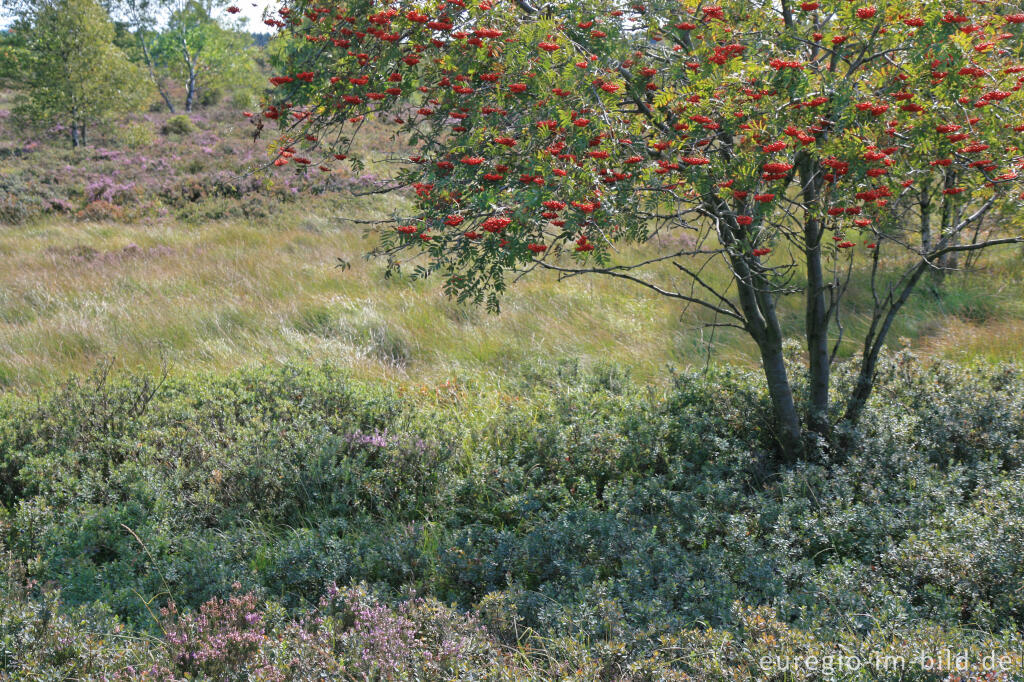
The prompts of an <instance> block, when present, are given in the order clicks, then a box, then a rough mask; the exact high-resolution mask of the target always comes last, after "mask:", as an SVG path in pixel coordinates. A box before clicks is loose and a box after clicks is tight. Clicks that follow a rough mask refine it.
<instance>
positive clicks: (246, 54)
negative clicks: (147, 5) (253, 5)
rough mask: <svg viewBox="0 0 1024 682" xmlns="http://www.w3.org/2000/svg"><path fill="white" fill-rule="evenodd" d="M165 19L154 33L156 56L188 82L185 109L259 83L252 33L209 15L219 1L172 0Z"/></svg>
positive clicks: (168, 71)
mask: <svg viewBox="0 0 1024 682" xmlns="http://www.w3.org/2000/svg"><path fill="white" fill-rule="evenodd" d="M159 6H160V7H162V8H163V9H164V11H166V12H168V14H169V16H168V18H167V25H166V26H165V27H164V29H163V30H162V31H161V32H160V33H158V34H155V35H154V36H152V38H151V42H152V46H151V48H150V49H151V51H152V55H153V59H154V60H155V61H156V63H157V64H159V65H160V66H161V67H162V70H163V71H164V72H165V73H166V74H167V75H168V76H169V77H171V78H172V79H174V80H176V81H177V82H179V83H181V84H182V85H183V86H184V88H185V98H186V99H185V110H186V111H191V110H192V108H193V106H194V105H195V104H204V105H211V104H215V103H216V102H217V101H218V100H219V99H220V97H221V96H223V94H224V93H225V92H230V93H232V96H242V95H244V94H249V95H251V94H252V93H253V92H255V91H256V89H257V88H258V86H259V82H260V77H259V72H258V70H257V67H256V52H255V48H254V46H253V44H252V37H251V36H250V35H249V34H247V33H243V32H241V31H238V30H234V29H231V28H225V27H224V26H222V25H221V24H220V23H219V22H218V21H217V20H216V19H214V18H213V16H212V15H211V12H212V10H213V9H214V7H215V6H216V4H215V3H207V2H200V1H198V0H185V1H179V0H169V1H167V2H163V3H161V4H159Z"/></svg>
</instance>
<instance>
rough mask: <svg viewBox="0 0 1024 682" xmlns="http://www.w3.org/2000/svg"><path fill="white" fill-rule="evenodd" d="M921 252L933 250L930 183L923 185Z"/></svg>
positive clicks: (920, 202)
mask: <svg viewBox="0 0 1024 682" xmlns="http://www.w3.org/2000/svg"><path fill="white" fill-rule="evenodd" d="M919 206H920V208H921V253H928V252H929V251H931V250H932V195H931V185H930V183H925V184H924V185H922V187H921V199H920V201H919Z"/></svg>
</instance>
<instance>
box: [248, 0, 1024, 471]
mask: <svg viewBox="0 0 1024 682" xmlns="http://www.w3.org/2000/svg"><path fill="white" fill-rule="evenodd" d="M279 16H280V18H279V19H271V20H270V22H269V23H272V24H274V25H276V26H277V27H278V28H280V29H281V30H282V32H283V33H284V34H286V35H287V36H288V44H289V46H290V51H289V54H290V60H289V62H288V64H287V67H286V68H285V70H284V72H282V73H280V74H278V75H277V76H275V77H274V78H273V79H271V84H272V85H273V86H274V90H273V92H272V94H271V96H270V99H269V101H268V103H267V105H266V107H265V109H264V110H263V112H262V114H261V115H262V116H263V117H264V118H267V119H272V120H276V121H278V123H279V124H280V126H281V136H280V138H279V139H278V140H277V141H276V142H275V143H274V145H273V146H272V152H273V156H274V164H275V166H277V167H279V168H280V167H284V166H289V167H293V168H294V167H296V166H297V167H299V168H300V169H302V170H303V171H305V170H306V169H309V168H311V167H312V168H316V167H321V168H322V169H324V170H330V169H331V168H333V167H335V166H336V165H337V164H339V163H342V162H344V163H353V164H355V165H356V166H358V165H359V163H360V161H359V159H355V158H353V157H352V153H351V149H350V145H351V142H352V140H353V139H355V138H356V137H357V136H358V135H359V132H360V129H361V126H363V125H364V123H365V122H366V120H367V119H369V118H372V117H376V118H379V119H382V120H385V121H388V122H389V123H391V124H393V125H394V126H395V129H396V131H397V132H398V133H399V134H402V135H404V136H407V137H408V139H409V140H410V141H411V142H412V143H414V144H415V145H416V146H417V152H416V154H415V156H413V157H412V158H408V159H395V160H394V161H395V163H396V172H395V174H394V185H393V186H394V187H395V188H409V189H411V190H413V191H414V192H415V208H414V210H413V211H412V212H410V213H409V214H407V215H405V214H402V215H395V216H393V218H392V225H391V226H385V227H384V228H383V229H382V230H381V231H380V235H381V247H380V249H379V253H381V254H384V255H385V256H387V257H388V258H389V267H391V268H398V267H400V258H399V255H400V254H403V252H406V251H408V252H410V255H409V256H405V255H402V257H401V260H402V261H407V260H409V259H410V258H411V255H412V253H418V254H422V255H424V256H425V257H426V258H425V260H421V261H420V263H421V264H420V265H417V266H416V274H419V275H426V274H429V273H431V272H440V273H442V274H443V276H444V282H445V284H444V286H445V288H446V290H447V291H448V292H449V293H450V294H452V295H453V296H456V297H457V298H459V299H461V300H472V301H477V302H486V303H488V304H489V305H490V306H491V307H497V306H498V302H499V297H500V294H501V293H502V291H504V289H505V287H506V285H507V282H508V279H509V276H510V275H515V276H518V274H519V273H521V272H523V271H529V270H534V269H550V270H555V271H558V272H559V273H561V274H562V275H564V276H575V275H579V274H600V275H604V276H611V277H617V278H621V279H623V280H629V281H632V282H634V283H636V284H638V285H641V286H643V287H646V288H648V289H651V290H654V291H656V292H658V293H659V294H663V295H665V296H670V297H673V298H675V299H678V300H679V301H680V302H681V303H684V304H687V305H691V306H696V307H697V308H699V309H702V310H704V311H705V312H706V314H707V315H708V316H709V321H708V323H709V324H711V325H726V326H732V327H736V328H739V329H741V330H743V331H744V332H745V333H747V334H749V336H750V337H751V339H752V340H753V341H754V342H755V343H756V344H757V347H758V349H759V351H760V355H761V359H762V362H763V366H764V369H765V374H766V379H767V384H768V391H769V394H770V396H771V400H772V403H773V406H774V408H775V413H776V418H777V428H778V434H777V436H778V441H779V444H780V450H781V451H782V452H783V453H785V454H786V456H788V457H792V456H796V455H797V454H798V453H800V452H801V451H802V450H803V448H804V443H805V434H806V432H807V431H809V432H811V433H812V434H817V435H818V436H820V437H822V438H824V439H825V441H828V440H830V439H832V438H833V436H835V435H836V434H837V430H836V425H837V424H846V425H854V424H856V422H857V420H858V419H859V417H860V414H861V412H862V410H863V406H864V402H865V401H866V400H867V399H868V397H869V395H870V393H871V387H872V385H873V382H874V374H875V368H876V363H877V358H878V354H879V352H880V350H881V348H882V346H883V345H884V343H885V340H886V336H887V334H888V331H889V329H890V328H891V325H892V321H893V319H894V317H895V316H896V315H897V314H898V312H899V310H900V309H901V308H902V306H903V304H904V303H905V302H906V300H907V298H908V297H909V296H910V295H911V293H912V292H913V290H914V289H915V287H916V286H917V284H918V283H919V281H920V280H921V278H922V277H923V276H924V275H925V274H926V273H928V272H941V271H942V270H943V269H944V268H951V267H954V266H955V265H956V261H955V255H956V254H959V253H964V252H974V251H978V250H981V249H983V248H987V247H989V246H996V245H1000V244H1007V243H1014V242H1019V241H1021V240H1022V239H1021V237H1020V229H1019V227H1015V226H1013V225H1007V224H998V223H996V222H994V221H992V220H991V217H992V216H993V215H995V214H996V213H998V212H999V211H1001V210H1006V209H1008V208H1010V207H1012V206H1015V205H1019V203H1020V201H1021V178H1020V169H1021V167H1022V152H1021V144H1022V143H1024V137H1022V133H1024V119H1022V116H1021V112H1022V111H1024V107H1022V100H1021V94H1020V87H1021V84H1022V82H1024V60H1022V54H1024V12H1022V10H1021V8H1020V7H1019V5H1017V4H1016V3H1009V2H988V3H974V2H963V1H961V0H951V1H950V2H948V3H935V2H915V1H912V0H893V1H890V2H877V3H875V4H872V3H870V2H868V1H866V0H865V1H860V0H857V1H852V2H851V1H849V0H822V1H821V2H818V1H808V2H803V3H794V2H792V1H791V0H780V1H779V2H769V3H762V2H749V1H746V0H744V1H740V0H735V1H729V0H725V1H723V2H721V3H719V4H714V5H712V4H707V3H705V2H696V1H694V0H683V1H682V2H680V1H678V0H653V1H651V2H642V3H632V4H629V5H626V4H620V3H616V2H609V1H607V0H586V1H584V2H568V1H565V0H555V1H553V2H547V3H544V4H542V5H535V4H533V3H532V2H531V1H530V0H516V1H515V2H512V1H510V0H445V1H442V2H441V3H440V4H439V5H437V6H430V7H427V6H424V5H421V4H418V3H413V2H407V1H404V0H402V1H399V2H387V3H382V2H376V1H373V0H355V1H354V2H346V3H344V4H337V3H332V2H322V1H313V0H298V1H297V2H293V3H290V4H289V6H287V7H285V8H283V9H281V10H280V13H279ZM667 234H680V235H682V238H680V239H676V240H666V241H664V242H661V243H668V244H673V245H674V246H672V247H661V248H660V249H659V250H658V251H657V252H656V253H654V254H653V255H649V256H647V257H644V258H643V259H642V260H640V261H637V262H627V261H625V260H624V259H623V258H622V257H621V256H620V255H619V251H618V247H617V245H618V244H620V243H622V242H651V241H652V238H653V237H654V236H656V235H667ZM709 268H722V269H724V270H726V271H727V272H728V273H729V275H730V276H729V278H728V283H727V284H725V285H722V284H721V283H719V282H717V281H716V280H715V279H714V278H713V277H710V276H709V275H708V274H707V273H708V272H709ZM855 270H857V271H863V272H865V273H866V275H865V276H864V277H862V278H859V279H854V278H851V273H853V272H854V271H855ZM851 284H853V285H857V286H864V287H867V288H869V289H870V300H872V301H873V304H872V308H871V309H870V310H869V311H868V312H867V314H868V316H869V317H870V324H869V325H868V326H867V331H866V332H865V334H864V337H863V338H862V339H861V340H860V343H861V346H862V353H861V357H860V360H859V362H860V372H859V375H858V380H857V383H856V385H854V386H852V387H847V390H846V392H845V395H844V396H843V400H841V401H839V403H840V404H835V402H834V401H833V400H832V399H831V397H830V389H832V388H834V387H832V380H831V368H832V366H833V364H834V362H835V361H836V357H837V347H838V341H839V339H841V338H842V337H843V335H844V326H843V316H842V315H843V310H844V304H845V303H846V301H847V294H848V292H849V287H850V286H851ZM784 296H802V297H803V299H804V301H805V306H804V307H805V321H804V322H805V323H804V325H803V327H802V328H801V329H796V330H787V329H784V328H783V325H782V322H781V321H780V318H779V315H778V313H777V302H778V300H779V298H780V297H784ZM794 332H799V333H802V334H803V335H804V336H805V339H806V358H807V366H808V371H809V375H808V386H807V389H806V394H805V395H804V396H803V397H802V398H801V397H799V396H797V397H794V391H793V388H792V381H791V378H790V376H789V374H788V371H787V368H786V366H785V363H784V362H783V353H782V341H783V339H784V338H785V337H786V336H787V335H791V334H792V333H794ZM801 402H802V403H804V404H805V405H806V410H805V414H806V417H804V418H803V421H802V420H801V417H800V410H799V405H798V403H801ZM805 427H806V429H805ZM838 431H839V432H842V431H843V430H842V429H839V430H838Z"/></svg>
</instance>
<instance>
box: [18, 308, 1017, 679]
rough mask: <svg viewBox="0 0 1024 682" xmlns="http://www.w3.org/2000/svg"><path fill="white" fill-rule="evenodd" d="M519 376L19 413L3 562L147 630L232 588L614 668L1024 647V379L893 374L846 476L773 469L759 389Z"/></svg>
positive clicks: (266, 376)
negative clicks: (539, 648) (919, 643)
mask: <svg viewBox="0 0 1024 682" xmlns="http://www.w3.org/2000/svg"><path fill="white" fill-rule="evenodd" d="M321 318H322V316H319V315H317V314H314V313H311V314H310V315H308V316H307V317H306V318H305V319H307V320H308V321H309V322H308V324H315V325H323V324H325V323H326V321H325V320H324V319H321ZM318 328H319V327H318ZM854 375H855V372H853V371H852V368H845V367H844V371H843V373H842V376H841V377H840V384H841V383H842V382H847V381H853V380H854ZM526 376H527V378H525V379H524V380H523V384H522V385H520V386H504V387H494V386H487V385H482V384H480V383H479V382H473V381H470V382H466V383H461V382H453V383H450V384H447V385H445V386H439V387H437V388H436V390H433V391H430V392H424V393H423V394H422V395H419V396H416V395H403V394H401V393H399V392H396V391H395V390H392V389H386V388H384V387H383V386H380V385H375V384H360V383H358V382H355V381H353V380H351V379H350V378H348V377H347V376H346V375H345V374H344V373H343V372H340V371H339V370H337V369H334V368H331V367H330V366H319V367H285V368H280V369H261V370H248V371H244V372H238V373H235V374H233V375H230V376H228V377H223V378H217V377H211V376H198V375H197V376H193V377H188V378H176V379H167V380H165V381H162V382H161V381H156V380H153V379H151V378H146V377H143V376H126V377H114V378H111V377H105V376H96V377H93V378H91V379H89V380H88V381H85V382H81V383H80V382H71V383H69V384H67V385H66V386H64V387H62V388H60V389H59V390H56V391H55V392H53V393H51V394H48V395H46V396H42V397H40V398H34V399H19V398H14V397H7V398H6V399H5V400H4V401H3V403H0V500H2V501H3V504H4V507H5V509H6V510H7V511H6V514H7V515H8V516H7V519H6V520H5V521H4V523H3V524H0V528H2V530H3V536H2V542H3V544H4V546H5V547H6V548H7V549H8V551H9V552H10V553H11V556H12V557H13V558H14V559H16V560H18V561H20V562H22V563H23V565H25V566H27V567H28V570H29V577H31V578H33V579H35V580H38V581H41V582H44V581H54V583H55V584H57V585H59V586H60V587H61V589H62V598H63V600H64V601H65V602H66V603H68V604H70V605H75V604H89V603H92V602H94V601H96V600H99V601H100V602H102V603H104V604H106V605H107V606H109V607H110V608H111V609H112V610H113V611H114V612H115V613H117V614H119V615H120V616H121V617H124V618H126V619H128V621H130V622H131V623H133V624H134V625H135V626H136V627H141V628H147V627H152V626H153V619H152V616H151V615H150V609H152V608H155V607H156V605H160V604H163V603H164V602H165V601H166V600H167V599H168V598H173V600H174V601H175V603H176V604H177V605H178V607H179V608H182V609H187V608H188V607H197V606H198V605H200V604H202V603H203V602H205V601H206V600H208V599H210V598H211V597H214V596H226V595H227V594H228V593H229V592H230V591H231V588H230V586H231V585H232V583H234V582H236V581H237V582H239V583H240V584H241V585H242V586H243V588H244V589H246V590H255V591H256V592H257V593H258V594H261V595H265V596H266V597H269V598H272V599H273V600H274V601H277V602H280V603H281V604H282V605H283V606H284V607H285V608H287V609H289V610H291V611H292V612H295V613H301V612H303V611H305V610H308V609H309V608H311V606H313V605H314V604H315V603H316V600H317V599H318V598H319V595H320V594H321V593H322V591H323V590H324V589H325V586H326V585H327V584H329V583H330V582H332V581H333V582H337V583H339V584H349V583H352V582H357V581H366V582H367V583H369V584H371V585H373V586H374V589H375V590H377V591H379V592H380V593H381V594H382V595H390V596H391V597H397V596H399V595H401V594H402V593H403V591H404V590H406V589H409V588H414V589H415V590H416V591H417V592H418V593H420V594H424V595H429V596H432V597H436V598H437V599H440V600H441V601H443V602H446V603H455V604H457V605H459V606H460V607H462V608H473V607H479V609H480V611H481V617H482V618H484V620H485V622H487V623H490V624H491V625H492V626H493V633H494V635H495V636H496V637H501V638H505V640H506V641H509V639H510V638H511V640H512V641H514V640H515V637H516V635H515V633H516V632H520V633H522V632H525V631H526V629H527V628H532V630H533V631H534V632H535V633H537V635H538V636H542V637H543V638H545V639H546V641H548V642H570V641H576V642H591V643H592V644H591V646H590V647H589V648H587V649H586V656H587V657H596V659H598V660H604V663H601V664H600V665H613V664H614V666H619V667H618V668H617V669H620V670H624V669H625V667H626V666H628V665H640V663H641V662H642V661H643V660H645V657H647V656H651V655H654V652H655V651H656V650H657V648H658V646H660V645H659V644H658V642H664V641H667V640H662V639H659V638H661V637H669V638H671V637H675V638H683V640H685V641H687V642H689V644H688V645H687V646H690V645H692V646H696V644H697V642H698V640H699V636H698V630H695V629H694V628H695V625H696V624H707V625H710V626H712V627H713V628H715V630H716V632H719V633H721V634H719V635H716V636H723V637H749V636H750V629H749V628H750V627H752V626H751V623H753V622H762V623H765V624H766V623H769V622H775V621H773V620H772V619H774V618H778V619H779V620H778V622H775V624H773V625H771V627H772V628H782V629H781V630H780V631H779V632H781V633H784V634H780V635H779V639H777V640H776V641H775V644H769V643H767V642H768V640H765V642H763V643H762V644H759V645H756V646H755V645H754V644H753V643H752V640H748V641H750V642H751V644H750V645H751V646H755V649H756V648H757V647H758V646H760V647H763V648H764V651H766V652H771V651H778V650H779V647H782V648H785V647H792V648H794V650H800V649H802V648H807V647H810V648H811V649H813V647H814V646H824V647H827V646H832V644H827V643H828V642H833V643H834V642H840V641H847V642H848V643H849V642H854V641H856V642H861V643H863V642H864V641H869V640H870V641H873V642H874V644H875V645H876V646H878V647H883V645H884V636H883V633H885V632H890V633H891V632H901V633H903V636H906V637H911V636H918V635H913V634H912V632H916V631H913V630H909V629H907V626H906V625H905V624H907V623H916V624H917V625H915V626H914V627H920V628H923V629H924V630H927V629H928V628H934V629H935V630H936V631H940V632H943V633H946V634H945V635H943V636H946V637H951V638H953V639H952V641H951V642H950V645H951V646H952V645H960V644H964V645H965V643H966V642H968V641H969V639H970V638H969V637H968V636H967V635H965V634H963V632H961V629H962V628H975V629H978V630H980V631H986V632H991V633H999V632H1001V631H1011V630H1015V631H1018V632H1019V631H1020V629H1021V628H1022V627H1024V602H1022V601H1021V599H1020V595H1019V594H1017V592H1016V588H1017V587H1018V586H1019V584H1020V580H1021V579H1024V575H1022V574H1021V572H1020V562H1019V560H1018V559H1019V556H1020V552H1021V551H1022V550H1024V547H1021V545H1020V537H1022V536H1024V533H1022V529H1024V516H1022V515H1021V514H1022V512H1021V510H1022V509H1024V505H1022V502H1024V499H1021V497H1020V494H1019V491H1020V490H1021V489H1022V487H1021V485H1020V484H1021V478H1020V476H1021V471H1022V470H1024V422H1022V421H1021V420H1020V419H1019V418H1015V417H1014V415H1019V414H1021V412H1022V410H1024V375H1022V374H1021V372H1020V370H1019V369H1016V368H1010V367H991V368H990V367H984V366H975V367H970V368H965V367H961V366H957V365H947V364H942V363H936V364H934V365H931V366H929V367H923V366H921V365H920V364H918V363H917V362H916V361H915V360H914V359H913V358H912V357H910V356H908V355H896V356H892V357H889V358H886V359H885V361H884V363H883V367H882V377H881V380H880V381H881V383H880V390H879V396H878V399H877V400H876V401H874V402H872V404H871V405H870V406H869V409H868V414H867V417H866V419H865V421H864V425H863V428H862V429H861V431H859V432H858V433H857V434H856V436H855V445H854V446H852V448H851V450H850V452H849V454H848V456H847V457H846V458H845V459H843V460H841V461H840V460H835V461H833V460H831V459H830V458H829V455H828V453H827V452H823V453H821V457H822V458H821V460H820V461H819V462H818V463H804V464H800V465H798V466H796V467H794V468H791V469H781V470H768V469H765V468H764V464H763V463H764V462H765V457H764V454H765V453H766V452H768V451H769V450H770V448H771V447H772V443H771V439H772V436H771V410H770V406H769V403H768V401H767V399H766V396H765V395H764V393H763V388H762V387H760V385H759V383H758V382H757V380H756V378H755V375H752V374H750V373H748V372H742V371H737V370H728V369H720V370H713V371H711V372H710V373H709V374H706V375H700V374H696V373H687V374H682V375H680V376H678V377H677V378H676V380H675V382H674V383H673V385H672V387H671V388H670V389H669V390H667V391H666V392H664V393H661V392H654V391H650V392H647V393H644V392H643V391H640V390H638V387H637V386H636V385H635V384H634V382H632V381H631V380H630V379H629V378H628V377H626V376H624V375H623V374H622V373H621V372H619V371H617V370H616V369H615V368H614V367H607V368H598V369H596V370H594V371H589V372H584V371H581V370H580V369H579V368H578V367H575V366H573V365H555V366H550V365H549V366H545V365H542V364H538V365H537V367H536V373H535V377H534V378H529V375H528V374H527V375H526ZM953 415H955V416H953ZM128 529H130V531H129V530H128ZM737 605H741V606H737ZM748 607H749V608H751V609H755V610H753V611H747V610H746V609H747V608H748ZM766 619H767V620H766ZM783 624H786V625H783ZM765 627H767V625H765ZM700 632H703V631H702V630H701V631H700ZM729 633H731V634H729ZM744 633H745V634H744ZM808 633H813V634H814V635H815V637H816V638H817V640H815V641H818V642H819V644H817V645H812V640H811V639H808V636H809V635H808ZM957 633H960V634H957ZM919 634H920V633H919ZM700 636H710V635H709V634H708V633H707V632H704V634H703V635H700ZM921 636H922V637H923V635H921ZM694 638H696V639H694ZM676 641H678V640H676ZM597 642H616V643H618V644H616V646H621V647H622V649H621V651H620V652H619V653H614V647H613V650H607V651H605V650H603V649H601V648H600V647H598V645H597V644H596V643H597ZM549 646H556V645H554V644H549ZM558 646H561V645H558ZM706 646H711V644H710V643H706ZM594 647H597V648H594ZM556 648H557V647H556ZM699 648H700V647H698V649H699ZM602 651H604V653H601V652H602ZM559 655H563V656H570V654H569V653H566V652H565V651H562V653H561V654H559ZM572 655H575V654H572ZM737 655H738V654H737ZM604 656H608V657H610V658H608V659H607V660H605V659H604V658H603V657H604ZM726 658H728V657H726ZM740 661H741V659H736V660H733V661H732V662H731V663H729V661H728V660H725V661H724V662H723V660H719V661H718V664H721V665H726V664H728V665H740ZM748 662H749V661H748ZM595 665H597V663H595ZM709 665H710V664H709ZM744 665H745V664H744ZM684 668H685V666H684ZM721 674H722V675H723V676H724V675H725V673H724V672H723V673H721ZM712 679H718V678H712Z"/></svg>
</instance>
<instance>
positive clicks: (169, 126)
mask: <svg viewBox="0 0 1024 682" xmlns="http://www.w3.org/2000/svg"><path fill="white" fill-rule="evenodd" d="M196 130H198V128H196V124H195V123H193V122H192V119H191V118H189V117H188V116H186V115H185V114H177V115H175V116H171V117H170V118H168V119H167V121H165V122H164V124H163V125H162V126H161V127H160V132H161V133H162V134H164V135H191V134H192V133H194V132H196Z"/></svg>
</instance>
